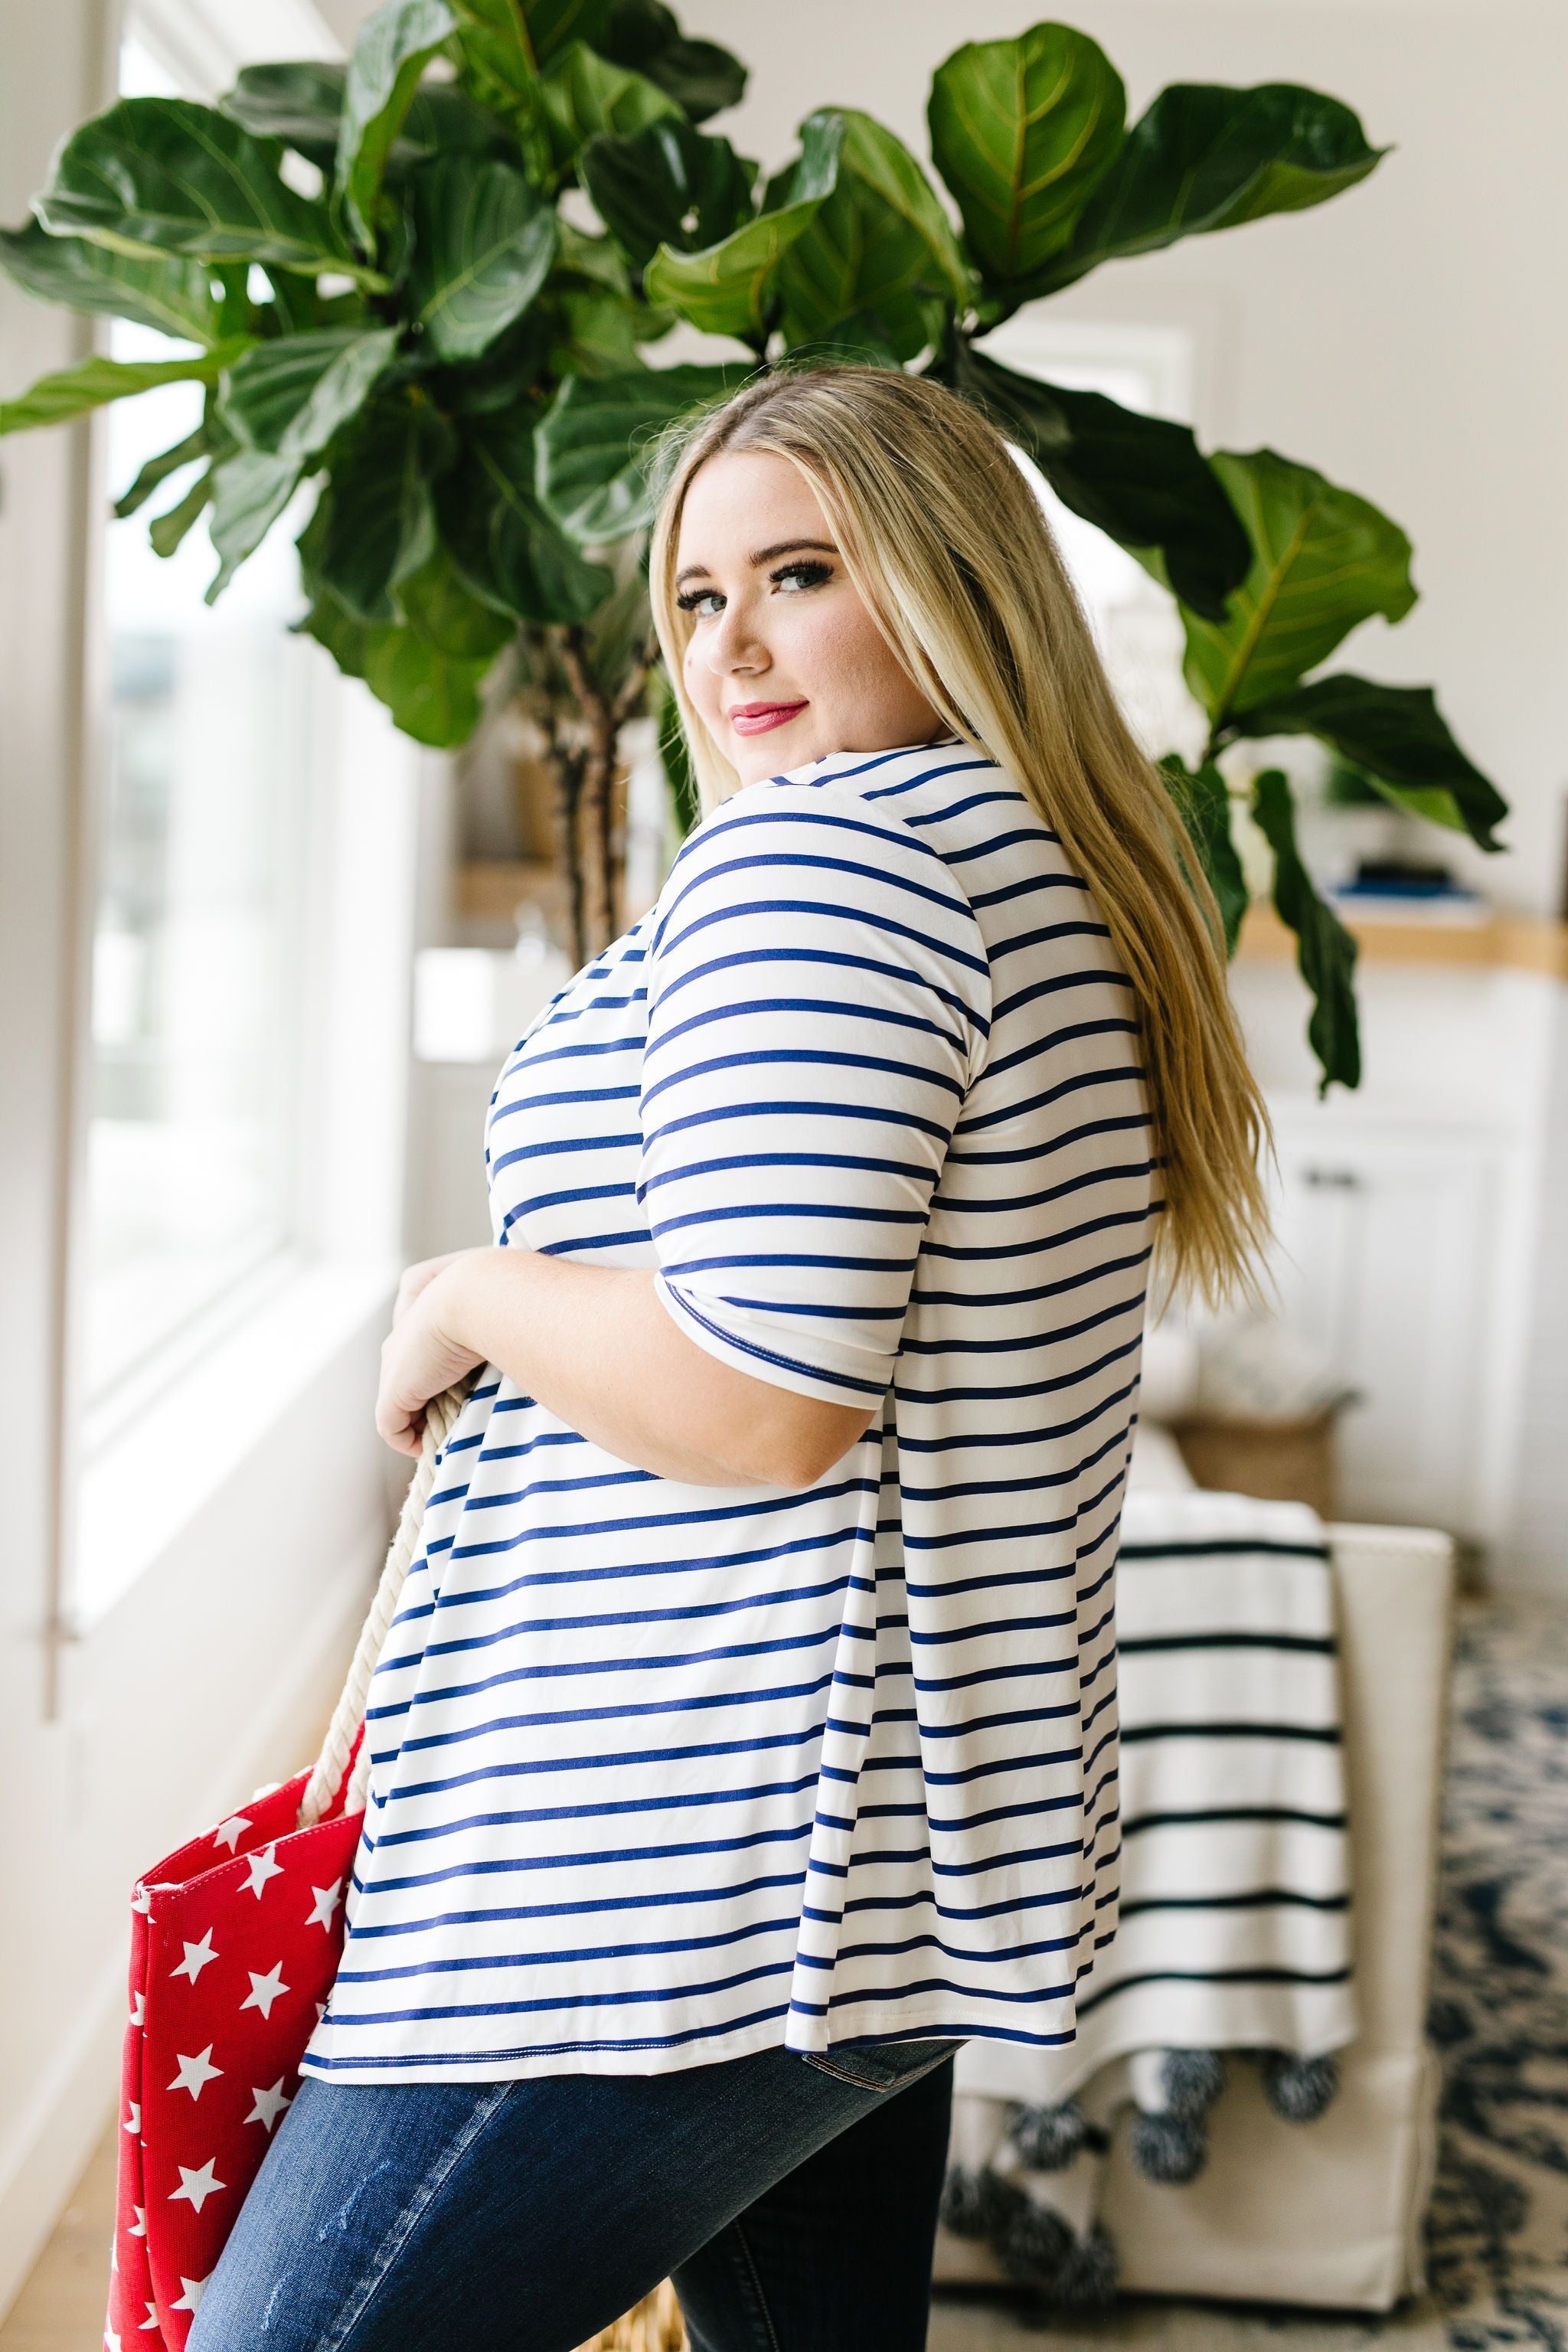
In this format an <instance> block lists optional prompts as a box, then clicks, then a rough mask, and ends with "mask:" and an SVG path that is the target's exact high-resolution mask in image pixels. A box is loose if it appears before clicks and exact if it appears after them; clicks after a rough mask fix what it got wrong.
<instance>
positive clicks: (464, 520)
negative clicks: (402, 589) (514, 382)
mask: <svg viewBox="0 0 1568 2352" xmlns="http://www.w3.org/2000/svg"><path fill="white" fill-rule="evenodd" d="M533 438H534V436H533V426H532V424H531V419H530V417H529V415H528V413H527V412H526V411H524V410H518V411H514V412H513V413H512V414H511V415H505V416H496V417H489V418H482V419H479V420H476V422H475V423H474V424H473V425H471V426H470V427H469V428H468V431H467V433H466V435H465V436H464V447H463V454H462V456H461V457H460V458H459V459H458V463H457V465H456V466H455V467H453V468H452V470H451V472H450V473H449V474H447V475H446V476H445V477H444V478H443V479H442V481H441V483H440V485H439V488H438V489H437V520H438V524H439V528H440V532H441V537H442V540H443V541H444V542H445V544H446V546H447V549H448V550H449V551H450V552H451V556H452V560H453V562H454V563H455V564H456V565H457V568H458V572H460V574H461V575H462V577H463V579H464V580H465V581H466V582H467V583H468V587H469V588H470V589H471V590H472V592H473V593H474V594H475V595H477V596H479V597H480V598H482V599H483V601H484V602H485V603H486V604H489V605H492V606H494V607H495V609H496V610H497V611H498V612H501V613H506V614H510V615H511V616H512V618H513V619H514V620H518V621H536V622H551V621H573V622H574V621H585V620H586V619H587V618H588V616H589V614H592V613H593V612H594V611H595V609H596V608H597V606H598V605H599V604H601V603H602V602H603V600H604V598H605V595H606V594H607V593H609V589H610V587H611V584H612V583H611V575H610V573H609V572H607V571H606V570H605V567H604V565H603V564H601V563H589V562H586V561H585V560H584V557H583V556H582V555H581V554H579V552H578V551H577V548H576V545H575V544H574V541H572V540H570V539H568V538H567V536H566V534H565V532H564V531H563V530H562V529H561V527H560V525H559V524H558V523H557V522H556V521H555V520H553V519H552V517H551V516H550V515H548V514H546V512H545V510H544V509H543V507H542V505H541V504H540V502H539V499H537V497H536V496H535V494H534V488H533V471H534V451H533Z"/></svg>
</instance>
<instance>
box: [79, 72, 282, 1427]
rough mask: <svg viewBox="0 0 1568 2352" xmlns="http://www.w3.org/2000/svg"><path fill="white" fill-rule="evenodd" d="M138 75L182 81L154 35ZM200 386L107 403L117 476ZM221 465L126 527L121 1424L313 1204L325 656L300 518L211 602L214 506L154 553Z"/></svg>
mask: <svg viewBox="0 0 1568 2352" xmlns="http://www.w3.org/2000/svg"><path fill="white" fill-rule="evenodd" d="M121 91H122V93H123V94H125V95H174V94H177V93H176V88H175V84H174V81H173V79H171V78H170V77H169V75H168V74H167V73H166V71H165V70H164V69H163V67H162V66H161V65H160V64H159V63H158V62H157V61H156V60H155V59H154V58H153V56H152V54H151V53H150V52H149V51H148V50H147V49H146V48H145V47H142V44H141V43H139V42H138V41H137V40H135V39H134V38H131V39H128V40H127V41H126V43H125V45H124V48H123V50H122V53H121ZM181 348H182V347H181V346H180V345H179V344H177V343H172V342H171V341H169V340H168V339H167V338H165V337H163V336H161V335H158V334H155V333H153V331H151V330H149V329H145V328H142V327H138V326H135V325H133V324H131V323H129V322H127V321H124V320H115V321H114V322H113V324H112V326H111V329H110V351H111V352H112V354H113V355H114V357H116V358H122V359H132V358H142V357H157V358H166V357H168V356H169V355H170V354H171V352H177V351H178V350H180V349H181ZM201 405H202V394H201V388H200V387H199V386H196V385H190V384H168V385H164V386H162V387H161V388H160V389H158V390H157V391H155V392H152V393H147V394H142V396H141V397H140V398H138V399H136V400H132V401H125V402H121V403H119V404H116V405H114V406H113V407H111V408H110V410H109V411H108V412H107V436H108V478H109V486H110V495H111V496H118V495H119V494H121V492H123V491H124V490H125V488H127V487H128V486H129V484H130V483H131V481H132V479H133V478H134V477H135V475H136V473H137V470H138V468H139V467H140V466H141V465H142V463H143V462H144V460H145V459H146V458H148V457H152V456H153V455H154V454H155V453H156V452H158V451H160V450H163V449H165V448H167V447H169V446H172V445H173V444H174V443H175V442H178V441H179V440H181V439H182V438H183V437H184V436H185V435H186V434H188V433H189V432H191V431H192V430H193V429H194V428H195V425H197V424H198V423H199V421H200V417H201ZM199 464H200V461H199V460H198V461H195V463H193V465H192V467H190V468H189V469H187V470H183V471H182V472H181V473H180V474H178V475H176V476H174V477H172V478H170V480H169V482H168V483H167V484H165V485H163V487H162V488H160V490H159V491H158V492H157V493H156V494H155V496H154V498H153V501H152V502H151V503H150V505H149V506H148V507H147V508H146V509H143V510H142V512H141V513H139V514H138V515H136V516H135V517H133V518H131V519H129V520H124V521H115V520H110V522H109V523H108V525H107V530H108V541H107V549H106V554H105V563H104V620H105V626H106V630H107V637H108V648H107V652H108V680H109V696H110V710H109V728H108V739H107V745H106V774H105V780H104V792H103V799H102V815H101V824H100V838H99V842H98V886H97V887H98V904H97V910H96V918H95V924H94V936H93V960H92V1017H91V1033H92V1097H91V1110H90V1118H89V1127H88V1145H87V1193H86V1213H87V1227H88V1230H87V1235H86V1255H87V1278H86V1287H85V1310H86V1322H85V1332H84V1339H85V1365H84V1371H85V1398H84V1402H85V1403H86V1405H87V1408H88V1411H89V1416H91V1415H96V1416H98V1417H99V1418H100V1419H102V1417H103V1416H104V1414H105V1412H106V1411H107V1413H108V1416H109V1418H110V1420H112V1419H113V1418H115V1417H116V1414H115V1405H116V1401H117V1400H122V1399H123V1396H124V1394H125V1392H126V1390H127V1386H128V1384H130V1383H132V1382H133V1383H134V1385H135V1386H136V1388H137V1389H138V1391H140V1389H141V1388H142V1386H143V1385H144V1383H145V1381H146V1379H147V1377H148V1376H149V1375H150V1374H152V1373H153V1372H155V1370H156V1369H157V1367H158V1366H159V1365H160V1364H161V1363H163V1362H167V1364H168V1365H169V1366H170V1368H171V1369H173V1367H174V1364H175V1363H176V1362H183V1361H184V1359H185V1357H186V1355H187V1354H188V1353H189V1351H190V1349H191V1347H192V1346H193V1344H195V1343H196V1342H198V1341H199V1340H200V1339H201V1338H202V1337H203V1335H204V1334H207V1333H210V1330H211V1329H212V1328H213V1327H214V1325H215V1323H216V1324H217V1325H221V1324H222V1323H223V1322H224V1321H225V1320H226V1319H227V1318H229V1317H232V1315H233V1314H234V1313H235V1312H236V1311H237V1307H238V1305H239V1302H240V1300H241V1298H242V1297H244V1296H246V1295H247V1293H246V1289H245V1286H246V1284H247V1279H248V1278H249V1277H251V1276H253V1275H255V1274H256V1273H257V1271H258V1269H260V1268H262V1267H263V1266H265V1265H266V1264H267V1263H268V1261H269V1260H272V1259H275V1258H276V1256H277V1254H278V1253H279V1250H280V1249H282V1248H283V1247H284V1246H285V1245H286V1244H288V1242H289V1238H290V1227H291V1222H292V1192H293V1175H292V1171H293V1165H294V1155H295V1150H296V1145H297V1140H298V1138H297V1118H296V1104H297V1099H298V1094H299V1072H298V1068H297V1063H298V1053H299V1045H300V1037H301V1033H302V1028H303V1008H302V1006H301V1005H300V1002H299V1000H298V994H297V990H296V976H297V975H298V973H299V972H300V969H301V964H302V958H301V954H300V934H301V927H302V922H303V895H304V892H303V885H304V864H305V860H304V856H303V849H302V844H303V838H304V835H303V825H304V819H305V812H306V807H307V803H308V797H309V793H310V782H311V750H312V742H313V737H314V732H315V730H314V729H313V727H312V723H311V702H312V689H313V688H314V687H315V686H316V684H317V680H318V667H317V664H316V661H315V659H314V658H313V656H314V648H313V647H311V646H309V645H308V644H307V643H305V642H304V641H302V640H300V639H298V638H293V637H290V635H289V632H288V623H289V621H290V620H292V619H293V618H294V617H295V616H296V615H297V614H298V612H299V609H300V594H299V586H298V579H297V573H296V566H295V558H294V552H293V548H292V545H291V543H290V541H291V538H292V532H291V531H290V530H289V524H288V522H287V520H286V521H285V522H284V523H283V524H282V525H281V526H280V527H279V530H277V531H276V532H275V533H274V535H273V537H272V538H271V539H270V540H269V541H268V542H267V544H266V545H265V546H264V547H263V548H262V550H261V551H259V553H258V555H257V556H255V557H254V558H253V559H252V561H251V562H250V563H248V564H247V566H246V567H245V568H244V569H243V570H242V571H241V572H240V573H239V574H238V576H237V579H236V580H235V581H234V583H232V585H231V586H230V587H229V589H228V591H227V592H226V595H225V596H224V597H223V599H222V601H221V602H220V603H219V604H217V605H216V606H215V607H209V606H208V605H206V604H205V603H204V601H203V596H204V592H205V588H206V585H207V583H208V581H209V580H210V578H211V576H212V572H213V571H214V569H215V559H214V557H213V554H212V550H211V546H210V543H209V541H208V539H207V534H206V530H205V523H204V522H198V523H197V525H196V526H195V529H193V530H191V531H190V533H189V534H188V536H187V537H186V539H185V540H184V543H183V544H182V545H181V547H180V548H179V550H178V551H177V552H175V553H174V554H173V555H172V556H169V557H167V558H160V557H159V556H158V555H156V554H154V552H153V550H152V548H151V546H150V545H149V542H148V538H147V518H148V515H149V514H151V513H154V512H157V511H159V510H160V509H161V508H163V507H164V506H168V505H172V504H173V503H174V501H175V500H176V499H178V497H179V496H180V495H181V493H182V492H183V490H184V488H186V487H188V486H189V484H190V483H191V482H192V481H194V480H195V477H196V473H197V471H198V469H199ZM298 527H299V526H298V520H296V522H295V525H294V528H295V529H298Z"/></svg>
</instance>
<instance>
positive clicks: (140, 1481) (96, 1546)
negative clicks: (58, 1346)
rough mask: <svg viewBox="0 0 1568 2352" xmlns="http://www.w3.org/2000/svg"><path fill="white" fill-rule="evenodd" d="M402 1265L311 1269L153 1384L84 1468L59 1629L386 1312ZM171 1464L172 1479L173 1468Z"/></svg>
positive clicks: (79, 1619)
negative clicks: (177, 1374)
mask: <svg viewBox="0 0 1568 2352" xmlns="http://www.w3.org/2000/svg"><path fill="white" fill-rule="evenodd" d="M400 1271H401V1268H400V1266H399V1265H397V1264H395V1263H394V1262H392V1261H390V1260H389V1261H387V1262H386V1263H385V1264H382V1263H380V1262H378V1261H375V1260H366V1261H363V1262H349V1263H343V1264H337V1265H307V1264H305V1263H303V1262H301V1263H300V1268H299V1271H298V1272H297V1273H296V1275H295V1276H294V1278H293V1279H292V1280H291V1281H289V1282H287V1283H286V1284H285V1285H284V1286H282V1287H281V1288H279V1289H278V1290H277V1291H275V1292H273V1293H272V1294H271V1295H270V1296H268V1297H267V1298H266V1299H265V1300H264V1301H263V1302H262V1303H261V1304H259V1305H258V1307H257V1308H256V1309H255V1311H254V1312H253V1313H252V1314H251V1315H249V1316H247V1318H246V1319H245V1321H244V1322H243V1323H241V1324H240V1325H239V1326H238V1328H237V1329H235V1330H234V1331H232V1332H230V1333H229V1334H227V1335H226V1337H225V1338H224V1339H221V1340H218V1341H216V1343H215V1344H214V1345H213V1346H212V1348H211V1349H208V1350H207V1351H206V1352H205V1354H204V1355H203V1356H202V1357H201V1359H200V1360H199V1361H198V1362H196V1363H195V1365H193V1366H192V1368H191V1369H190V1370H189V1371H187V1372H186V1373H185V1374H184V1376H183V1377H182V1378H180V1379H178V1380H176V1381H171V1382H170V1383H169V1384H168V1385H167V1386H166V1387H164V1388H163V1389H161V1390H160V1391H158V1393H157V1395H156V1396H155V1397H154V1398H153V1399H152V1400H151V1401H150V1402H149V1403H148V1404H147V1406H146V1407H145V1409H144V1410H143V1411H142V1412H140V1413H138V1414H137V1415H136V1417H135V1419H134V1420H133V1421H132V1422H130V1423H128V1424H127V1425H126V1426H125V1427H123V1428H122V1429H121V1430H120V1431H118V1432H117V1433H116V1434H115V1435H114V1437H113V1438H112V1439H111V1440H110V1441H109V1442H108V1443H106V1444H103V1445H101V1446H100V1447H99V1448H98V1449H97V1450H96V1451H95V1452H94V1454H92V1456H91V1459H90V1460H89V1462H88V1463H87V1464H86V1465H85V1466H84V1468H83V1470H82V1474H81V1482H80V1488H79V1506H78V1513H77V1538H76V1546H75V1558H74V1560H73V1562H72V1566H71V1572H70V1574H69V1576H68V1580H67V1586H66V1594H65V1601H64V1606H63V1609H62V1612H61V1627H60V1630H61V1633H63V1635H64V1636H65V1638H67V1639H68V1640H73V1641H80V1640H82V1639H83V1638H84V1637H85V1636H86V1635H87V1634H88V1633H90V1632H91V1630H92V1628H93V1627H94V1626H95V1625H96V1624H98V1623H99V1622H100V1620H101V1619H102V1618H103V1617H105V1616H106V1615H107V1614H108V1612H110V1610H111V1609H112V1608H113V1606H114V1604H115V1602H116V1601H119V1600H120V1599H121V1597H122V1595H123V1594H125V1593H126V1592H127V1591H130V1589H131V1587H132V1585H133V1584H134V1583H135V1582H136V1581H137V1580H138V1579H139V1578H141V1577H142V1576H143V1575H145V1574H146V1572H147V1570H149V1569H150V1568H152V1567H153V1566H154V1565H155V1564H156V1562H157V1560H158V1559H159V1557H160V1555H161V1554H162V1553H163V1551H165V1550H166V1549H168V1547H169V1546H170V1545H171V1544H172V1543H173V1542H174V1540H175V1539H176V1538H177V1537H178V1536H179V1534H180V1533H181V1530H182V1529H183V1528H184V1527H185V1526H187V1525H188V1523H189V1522H190V1520H191V1519H192V1518H193V1517H195V1515H196V1513H197V1512H199V1511H200V1510H201V1509H202V1508H203V1507H205V1505H206V1504H207V1503H208V1502H209V1501H210V1500H211V1498H212V1496H213V1495H214V1494H215V1493H216V1491H217V1489H218V1488H219V1487H221V1486H223V1484H224V1482H225V1480H226V1479H227V1478H228V1477H230V1476H232V1475H233V1474H234V1472H235V1471H236V1470H237V1468H238V1466H239V1465H240V1464H241V1463H242V1462H244V1461H245V1460H246V1458H247V1456H248V1455H249V1454H253V1453H254V1452H255V1451H256V1450H257V1448H258V1447H259V1446H261V1445H263V1444H266V1443H267V1441H268V1436H269V1434H270V1433H271V1431H272V1430H273V1429H274V1428H275V1427H276V1425H277V1423H278V1422H279V1420H280V1419H281V1418H282V1416H283V1415H284V1414H285V1413H286V1412H288V1410H289V1406H290V1405H291V1403H292V1402H293V1401H294V1399H295V1398H296V1397H297V1396H298V1394H299V1393H300V1390H301V1389H303V1388H306V1387H308V1386H309V1384H310V1381H312V1380H313V1379H315V1377H316V1376H317V1374H318V1372H319V1371H320V1370H321V1366H322V1365H323V1364H324V1363H326V1362H328V1361H330V1360H331V1358H332V1356H334V1355H335V1354H336V1353H337V1352H338V1351H339V1350H340V1349H342V1348H343V1347H344V1346H345V1345H346V1344H347V1343H348V1342H349V1341H350V1340H351V1339H353V1336H354V1334H355V1333H356V1332H357V1331H359V1330H360V1329H362V1328H363V1326H364V1325H365V1324H367V1323H368V1322H371V1321H372V1320H373V1319H374V1321H377V1322H380V1321H383V1320H384V1319H385V1318H386V1316H387V1311H388V1308H389V1307H390V1304H391V1301H392V1298H393V1297H394V1294H395V1291H396V1288H397V1281H398V1276H399V1273H400ZM175 1465H177V1475H171V1474H172V1472H173V1471H174V1467H175Z"/></svg>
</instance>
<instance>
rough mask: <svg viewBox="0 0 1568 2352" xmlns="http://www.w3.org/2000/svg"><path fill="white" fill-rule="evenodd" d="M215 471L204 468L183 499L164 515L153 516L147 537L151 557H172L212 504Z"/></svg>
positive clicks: (166, 510)
mask: <svg viewBox="0 0 1568 2352" xmlns="http://www.w3.org/2000/svg"><path fill="white" fill-rule="evenodd" d="M215 470H216V469H215V468H214V467H211V466H208V467H205V469H204V471H203V472H201V473H199V474H198V475H197V476H196V478H195V481H194V482H193V483H192V484H191V487H190V488H189V489H188V490H187V491H186V492H185V494H184V498H183V499H179V500H178V501H177V503H176V504H175V505H174V506H172V507H169V508H168V509H165V511H164V512H163V514H161V515H154V516H153V520H152V522H151V523H150V524H149V525H148V529H147V536H148V538H149V539H150V540H151V541H152V543H153V554H154V555H163V556H170V555H173V554H174V551H175V549H176V548H177V547H179V546H180V545H181V543H182V542H183V541H184V539H185V537H186V535H187V533H188V532H189V531H190V530H192V529H193V528H194V527H195V524H196V522H197V521H198V520H200V518H201V516H202V515H203V514H204V513H205V510H206V509H207V508H208V507H209V506H210V505H211V504H212V499H213V487H214V486H213V475H214V472H215Z"/></svg>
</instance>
